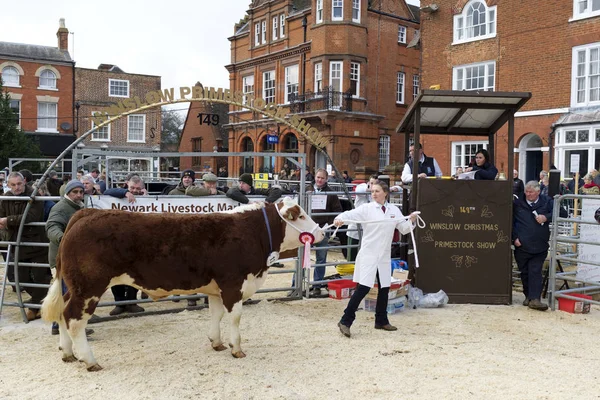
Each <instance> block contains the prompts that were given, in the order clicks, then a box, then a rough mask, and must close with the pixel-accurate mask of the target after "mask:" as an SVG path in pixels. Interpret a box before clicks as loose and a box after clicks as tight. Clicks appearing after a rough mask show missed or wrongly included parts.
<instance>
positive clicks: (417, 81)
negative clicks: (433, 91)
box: [413, 74, 421, 100]
mask: <svg viewBox="0 0 600 400" xmlns="http://www.w3.org/2000/svg"><path fill="white" fill-rule="evenodd" d="M420 88H421V77H420V76H419V74H414V75H413V100H414V99H416V98H417V96H419V89H420Z"/></svg>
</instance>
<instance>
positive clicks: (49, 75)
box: [40, 69, 56, 89]
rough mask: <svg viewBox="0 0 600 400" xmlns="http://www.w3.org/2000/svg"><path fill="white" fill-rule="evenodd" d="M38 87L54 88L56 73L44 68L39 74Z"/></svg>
mask: <svg viewBox="0 0 600 400" xmlns="http://www.w3.org/2000/svg"><path fill="white" fill-rule="evenodd" d="M40 88H42V89H56V74H55V73H54V72H52V71H50V70H49V69H45V70H44V71H42V73H41V74H40Z"/></svg>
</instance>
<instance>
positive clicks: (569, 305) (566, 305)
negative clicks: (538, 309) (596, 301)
mask: <svg viewBox="0 0 600 400" xmlns="http://www.w3.org/2000/svg"><path fill="white" fill-rule="evenodd" d="M569 296H573V297H579V298H580V299H588V300H592V296H588V295H587V294H579V293H569ZM558 309H559V310H561V311H566V312H568V313H571V314H587V313H589V312H590V304H589V303H587V304H586V303H584V302H583V301H577V300H571V299H565V298H562V297H559V298H558Z"/></svg>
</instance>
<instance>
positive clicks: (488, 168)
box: [465, 149, 498, 181]
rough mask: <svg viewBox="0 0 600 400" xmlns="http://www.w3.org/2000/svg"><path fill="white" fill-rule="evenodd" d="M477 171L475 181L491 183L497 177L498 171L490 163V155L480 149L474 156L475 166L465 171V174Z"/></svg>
mask: <svg viewBox="0 0 600 400" xmlns="http://www.w3.org/2000/svg"><path fill="white" fill-rule="evenodd" d="M470 171H477V172H476V173H475V179H478V180H486V181H493V180H495V179H496V175H498V169H496V167H494V164H492V163H491V162H490V153H488V151H487V150H486V149H481V150H479V151H478V152H477V153H476V154H475V165H474V166H472V167H469V168H467V169H465V172H470Z"/></svg>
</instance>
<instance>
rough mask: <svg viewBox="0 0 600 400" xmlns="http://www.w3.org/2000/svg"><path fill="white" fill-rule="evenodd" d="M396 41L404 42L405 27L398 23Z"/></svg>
mask: <svg viewBox="0 0 600 400" xmlns="http://www.w3.org/2000/svg"><path fill="white" fill-rule="evenodd" d="M398 43H402V44H406V27H405V26H403V25H398Z"/></svg>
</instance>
